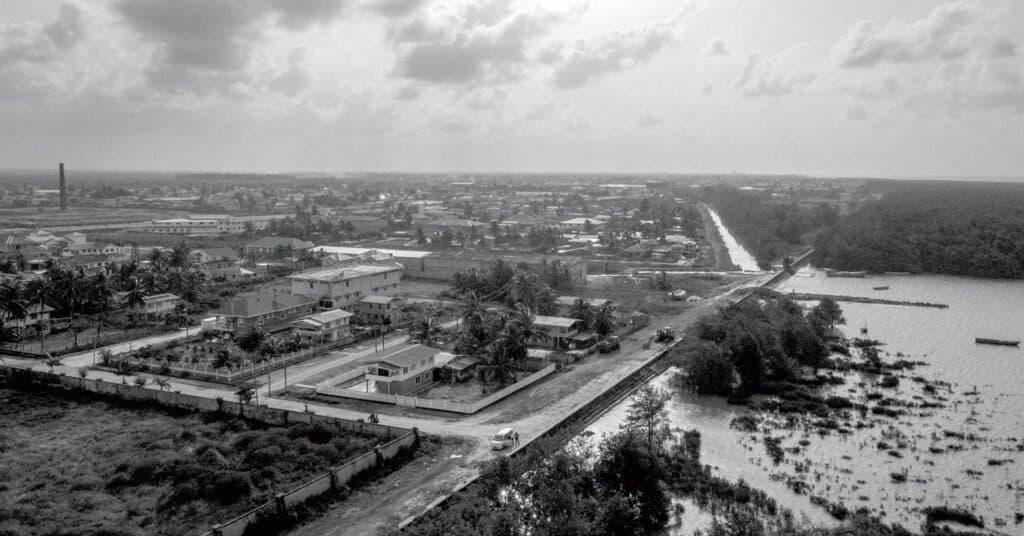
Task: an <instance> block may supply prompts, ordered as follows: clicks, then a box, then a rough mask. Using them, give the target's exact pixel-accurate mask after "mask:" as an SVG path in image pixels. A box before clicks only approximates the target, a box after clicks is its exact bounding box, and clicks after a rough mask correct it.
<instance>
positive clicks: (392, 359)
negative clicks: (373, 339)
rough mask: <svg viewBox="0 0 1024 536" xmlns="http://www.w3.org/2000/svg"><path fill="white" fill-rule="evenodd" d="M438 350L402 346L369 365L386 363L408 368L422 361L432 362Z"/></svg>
mask: <svg viewBox="0 0 1024 536" xmlns="http://www.w3.org/2000/svg"><path fill="white" fill-rule="evenodd" d="M438 353H440V350H438V349H436V348H431V347H429V346H425V345H422V344H403V345H401V346H396V347H393V348H391V349H390V350H387V351H386V353H384V354H382V355H381V356H379V357H377V359H374V360H373V361H370V362H369V363H387V364H389V365H392V366H396V367H408V366H412V365H415V364H416V363H419V362H420V361H422V360H424V359H430V360H431V361H433V359H434V356H435V355H437V354H438Z"/></svg>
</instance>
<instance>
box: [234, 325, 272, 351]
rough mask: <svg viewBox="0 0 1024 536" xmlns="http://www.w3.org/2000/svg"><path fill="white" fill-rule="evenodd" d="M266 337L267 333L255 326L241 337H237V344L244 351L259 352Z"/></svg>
mask: <svg viewBox="0 0 1024 536" xmlns="http://www.w3.org/2000/svg"><path fill="white" fill-rule="evenodd" d="M266 336H267V334H266V332H264V331H263V330H261V329H259V328H257V327H256V326H253V327H250V328H249V329H248V330H246V331H245V332H244V333H242V334H241V335H236V336H235V344H236V345H238V347H239V348H241V349H242V350H243V351H246V352H249V353H252V352H255V351H257V350H259V348H260V346H261V345H262V344H263V339H265V338H266Z"/></svg>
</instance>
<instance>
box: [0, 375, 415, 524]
mask: <svg viewBox="0 0 1024 536" xmlns="http://www.w3.org/2000/svg"><path fill="white" fill-rule="evenodd" d="M0 379H3V380H6V381H8V382H18V383H21V384H30V385H37V386H42V387H47V388H57V389H66V390H78V391H86V392H90V393H98V394H101V395H106V396H112V397H116V398H119V399H123V400H133V401H146V402H151V403H156V404H159V405H161V406H167V407H175V408H185V409H191V410H200V411H208V412H214V411H216V412H221V413H227V414H237V415H239V416H242V417H244V418H247V419H253V420H258V421H262V422H265V423H268V424H277V425H284V424H288V423H298V422H302V423H310V424H325V425H328V426H334V427H336V429H337V430H338V431H357V432H361V433H368V434H372V435H375V436H377V437H380V438H382V439H384V440H386V441H387V443H385V444H383V445H382V446H379V447H375V448H374V450H373V451H371V452H367V453H365V454H363V455H361V456H359V457H358V458H355V459H354V460H351V461H349V462H348V463H345V464H343V465H340V466H338V467H334V468H331V469H329V470H328V471H327V472H326V473H325V474H324V475H322V476H319V477H316V478H314V479H312V480H309V481H307V482H306V483H304V484H301V485H299V486H298V487H296V488H294V489H292V490H290V491H288V492H285V493H281V494H278V495H277V496H276V497H275V498H274V500H271V501H267V502H266V503H263V504H261V505H259V506H257V507H255V508H253V509H251V510H249V511H247V512H245V513H243V514H241V515H238V516H236V517H234V518H232V519H230V520H228V521H226V522H224V523H221V524H219V525H216V526H214V527H213V529H212V530H210V531H209V532H207V533H206V535H204V536H241V535H242V534H244V533H245V530H246V529H247V528H248V526H249V525H250V524H251V523H253V522H254V521H257V520H259V519H260V518H261V517H263V516H267V515H273V514H275V513H277V514H280V513H284V511H285V510H286V509H287V508H290V507H294V506H297V505H299V504H301V503H303V502H304V501H306V500H308V499H310V498H311V497H315V496H317V495H320V494H322V493H326V492H328V491H331V490H334V489H337V488H338V487H339V486H342V485H345V484H347V483H348V482H349V481H351V480H352V479H353V478H355V477H356V476H358V475H359V474H360V473H362V472H364V471H366V470H368V469H373V468H375V467H378V466H380V465H381V464H383V463H385V462H387V461H388V460H391V459H393V458H395V457H396V456H398V455H399V453H400V452H401V451H402V450H403V449H406V450H408V449H414V448H416V445H417V443H418V439H419V433H418V432H417V431H416V430H412V431H409V430H404V429H401V428H394V427H391V426H385V425H382V424H372V423H366V422H360V421H350V420H347V419H339V418H335V417H328V416H324V415H316V414H314V413H311V412H298V411H291V410H282V409H272V408H268V407H266V406H251V405H248V404H239V403H237V402H230V401H227V400H220V399H210V398H204V397H199V396H193V395H186V394H181V393H174V392H168V391H163V390H155V389H147V388H145V387H140V386H137V385H124V384H118V383H109V382H104V381H102V380H98V379H89V378H80V377H73V376H64V375H60V374H47V373H45V372H40V371H35V370H29V369H20V368H13V367H5V366H2V365H0Z"/></svg>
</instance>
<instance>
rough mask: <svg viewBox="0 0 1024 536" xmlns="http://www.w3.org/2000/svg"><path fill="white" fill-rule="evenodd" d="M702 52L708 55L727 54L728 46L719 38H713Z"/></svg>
mask: <svg viewBox="0 0 1024 536" xmlns="http://www.w3.org/2000/svg"><path fill="white" fill-rule="evenodd" d="M704 53H705V54H706V55H708V56H728V55H729V47H728V46H727V45H726V44H725V41H723V40H721V39H715V40H714V41H712V42H710V43H708V46H707V48H706V49H704Z"/></svg>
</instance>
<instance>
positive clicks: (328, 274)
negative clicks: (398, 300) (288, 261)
mask: <svg viewBox="0 0 1024 536" xmlns="http://www.w3.org/2000/svg"><path fill="white" fill-rule="evenodd" d="M395 270H402V265H401V264H398V263H389V264H354V265H345V266H328V267H326V268H316V269H313V270H307V271H305V272H299V273H297V274H292V275H290V276H288V278H289V279H298V280H299V281H323V282H329V283H330V282H336V281H344V280H346V279H352V278H355V277H361V276H365V275H374V274H383V273H386V272H392V271H395Z"/></svg>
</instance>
